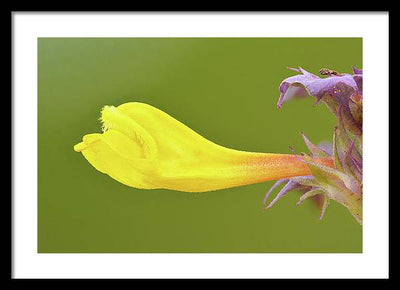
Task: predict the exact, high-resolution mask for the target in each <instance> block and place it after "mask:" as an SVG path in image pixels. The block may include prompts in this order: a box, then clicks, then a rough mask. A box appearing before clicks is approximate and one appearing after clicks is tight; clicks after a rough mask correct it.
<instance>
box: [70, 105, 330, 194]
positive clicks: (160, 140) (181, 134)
mask: <svg viewBox="0 0 400 290" xmlns="http://www.w3.org/2000/svg"><path fill="white" fill-rule="evenodd" d="M100 119H101V121H102V123H103V133H102V134H99V133H94V134H88V135H85V136H84V137H83V140H82V142H80V143H78V144H76V145H75V146H74V150H75V151H77V152H82V154H83V155H84V157H85V158H86V159H87V160H88V161H89V163H90V164H92V165H93V166H94V167H95V168H96V169H97V170H98V171H100V172H103V173H106V174H108V175H109V176H111V177H112V178H114V179H116V180H117V181H119V182H121V183H123V184H125V185H128V186H132V187H136V188H142V189H155V188H165V189H172V190H179V191H186V192H203V191H211V190H218V189H223V188H229V187H235V186H242V185H246V184H252V183H258V182H263V181H267V180H276V179H281V178H289V177H293V176H302V175H310V174H311V171H310V169H309V167H308V165H307V164H306V163H305V162H303V161H302V160H300V159H299V157H297V156H294V155H291V154H270V153H254V152H245V151H239V150H233V149H229V148H226V147H223V146H220V145H217V144H215V143H213V142H211V141H209V140H207V139H205V138H204V137H202V136H200V135H199V134H197V133H196V132H194V131H193V130H192V129H190V128H189V127H187V126H185V125H184V124H182V123H181V122H179V121H178V120H176V119H174V118H172V117H171V116H169V115H168V114H166V113H164V112H163V111H161V110H159V109H157V108H154V107H152V106H150V105H147V104H143V103H136V102H133V103H126V104H122V105H120V106H118V107H114V106H105V107H104V108H103V109H102V111H101V118H100ZM314 161H315V162H317V163H320V164H323V165H326V166H330V167H332V166H333V160H332V159H331V158H316V159H314Z"/></svg>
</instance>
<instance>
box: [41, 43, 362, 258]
mask: <svg viewBox="0 0 400 290" xmlns="http://www.w3.org/2000/svg"><path fill="white" fill-rule="evenodd" d="M362 44H363V42H362V38H265V37H263V38H251V37H250V38H218V37H216V38H186V37H184V38H63V37H60V38H51V37H49V38H47V37H44V38H38V40H37V48H38V107H37V110H38V149H37V150H38V196H37V198H38V248H37V250H38V252H39V253H361V252H362V220H363V219H362V197H363V187H362V185H363V182H362V164H363V160H362V121H363V119H362V109H363V107H362V105H363V95H362V92H363V90H362V80H363V74H362V71H363V70H362V69H363V65H362V64H363V51H362Z"/></svg>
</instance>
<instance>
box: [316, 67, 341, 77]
mask: <svg viewBox="0 0 400 290" xmlns="http://www.w3.org/2000/svg"><path fill="white" fill-rule="evenodd" d="M319 73H320V74H321V75H323V76H331V75H335V76H340V75H342V74H341V73H339V72H337V71H335V70H333V69H329V68H321V69H320V70H319Z"/></svg>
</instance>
